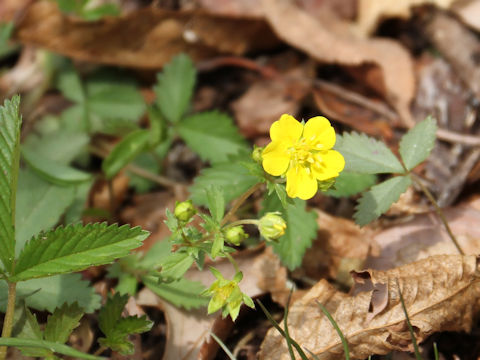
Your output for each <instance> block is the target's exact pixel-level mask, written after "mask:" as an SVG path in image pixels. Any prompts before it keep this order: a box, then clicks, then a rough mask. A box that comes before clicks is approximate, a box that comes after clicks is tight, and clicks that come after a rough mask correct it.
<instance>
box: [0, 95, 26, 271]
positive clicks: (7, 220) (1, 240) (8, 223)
mask: <svg viewBox="0 0 480 360" xmlns="http://www.w3.org/2000/svg"><path fill="white" fill-rule="evenodd" d="M19 106H20V97H19V96H14V97H13V98H12V100H5V102H4V103H3V106H0V170H1V171H0V234H1V236H0V260H1V261H2V263H3V266H4V267H5V269H7V270H8V271H10V270H12V264H13V259H14V257H15V199H16V192H17V179H18V166H19V160H20V144H19V142H20V126H21V123H22V118H21V116H20V114H19Z"/></svg>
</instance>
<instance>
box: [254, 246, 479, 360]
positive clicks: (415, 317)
mask: <svg viewBox="0 0 480 360" xmlns="http://www.w3.org/2000/svg"><path fill="white" fill-rule="evenodd" d="M478 270H479V269H478V264H477V258H476V257H475V256H461V255H438V256H432V257H429V258H427V259H424V260H420V261H418V262H415V263H411V264H408V265H405V266H402V267H399V268H395V269H391V270H388V271H376V270H367V271H364V272H359V273H354V279H355V282H356V284H355V287H354V289H353V295H347V294H345V293H342V292H339V291H337V290H336V289H335V288H334V287H333V286H331V285H330V284H329V283H328V282H327V281H325V280H322V281H320V282H319V283H317V284H316V285H315V286H314V287H313V288H312V289H311V290H310V291H309V292H308V293H307V294H306V295H305V296H304V297H303V298H302V299H301V300H299V301H297V302H296V303H295V304H294V305H293V306H292V307H291V308H290V314H289V317H288V327H289V331H290V336H291V337H292V338H293V339H295V340H296V341H297V342H298V343H299V344H300V345H301V346H303V348H305V349H308V350H309V351H311V352H312V353H314V354H315V355H316V356H317V357H318V359H321V360H325V359H341V358H343V347H342V343H341V341H340V338H339V337H338V334H337V332H336V331H335V329H334V328H333V327H332V325H331V323H330V321H329V320H328V319H327V318H326V317H325V315H323V312H322V311H321V309H320V307H319V306H318V304H317V302H319V303H321V304H323V305H324V306H325V307H326V308H327V310H328V311H329V312H330V314H331V315H332V317H333V318H334V319H335V321H336V322H337V324H338V326H339V327H340V329H341V330H342V332H343V334H344V336H345V337H346V339H347V341H348V344H349V349H350V356H351V358H352V359H364V358H366V357H368V356H369V355H371V354H386V353H388V352H390V351H392V350H403V351H406V350H410V351H411V350H413V349H412V345H411V338H410V333H409V331H408V327H407V324H406V321H405V314H404V312H403V308H402V305H401V303H400V298H399V290H400V291H401V292H402V295H403V298H404V300H405V306H406V309H407V312H408V314H409V317H410V321H411V323H412V326H413V328H414V332H415V336H416V338H417V340H418V341H422V340H424V339H425V338H426V337H427V336H429V335H431V334H432V333H434V332H436V331H460V330H463V331H469V330H470V328H471V325H472V318H473V316H474V314H475V313H476V312H477V311H478V310H479V309H480V302H479V295H480V277H479V273H478ZM399 287H400V288H399ZM260 359H278V360H283V359H285V360H287V359H290V356H289V354H288V349H287V345H286V342H285V339H284V338H283V337H282V336H281V335H280V334H279V333H278V331H277V330H276V329H271V330H269V332H268V333H267V336H266V337H265V340H264V342H263V344H262V346H261V351H260Z"/></svg>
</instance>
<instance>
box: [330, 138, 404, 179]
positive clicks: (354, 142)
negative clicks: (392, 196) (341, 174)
mask: <svg viewBox="0 0 480 360" xmlns="http://www.w3.org/2000/svg"><path fill="white" fill-rule="evenodd" d="M335 149H336V150H338V151H339V152H340V153H341V154H342V155H343V157H344V158H345V170H346V171H351V172H359V173H366V174H381V173H403V172H404V169H403V166H402V164H401V163H400V161H398V159H397V158H396V156H395V155H393V153H392V152H391V151H390V149H389V148H388V147H387V146H386V145H385V144H384V143H383V142H381V141H378V140H376V139H374V138H371V137H368V136H367V135H365V134H358V133H356V132H352V133H344V134H343V136H339V135H337V143H336V145H335Z"/></svg>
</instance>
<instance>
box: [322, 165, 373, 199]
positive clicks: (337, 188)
mask: <svg viewBox="0 0 480 360" xmlns="http://www.w3.org/2000/svg"><path fill="white" fill-rule="evenodd" d="M376 182H377V177H376V176H375V175H374V174H360V173H355V172H349V171H342V172H341V173H340V175H339V176H338V177H337V179H336V181H335V185H334V188H330V189H329V190H327V191H326V192H325V194H327V195H329V196H333V197H348V196H352V195H356V194H358V193H360V192H362V191H364V190H366V189H368V188H369V187H370V186H372V185H374V184H375V183H376Z"/></svg>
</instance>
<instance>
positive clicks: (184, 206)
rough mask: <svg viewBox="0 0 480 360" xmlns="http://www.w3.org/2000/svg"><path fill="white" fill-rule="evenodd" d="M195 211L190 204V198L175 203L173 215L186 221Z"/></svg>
mask: <svg viewBox="0 0 480 360" xmlns="http://www.w3.org/2000/svg"><path fill="white" fill-rule="evenodd" d="M196 213H197V210H196V209H195V207H194V206H193V204H192V200H188V201H182V202H178V201H177V204H176V205H175V211H174V214H175V217H176V218H177V219H178V220H179V221H182V222H188V220H190V219H191V218H192V216H193V215H195V214H196Z"/></svg>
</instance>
